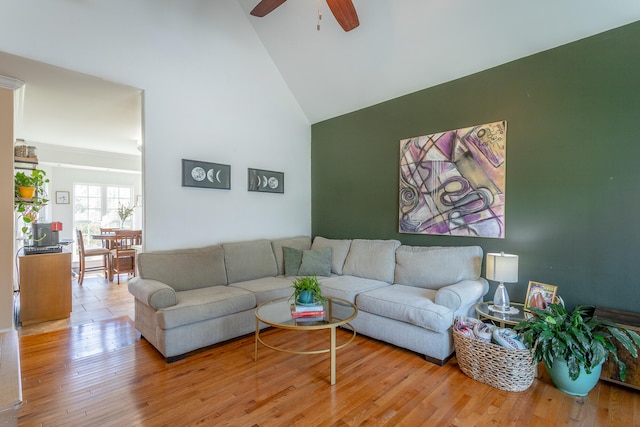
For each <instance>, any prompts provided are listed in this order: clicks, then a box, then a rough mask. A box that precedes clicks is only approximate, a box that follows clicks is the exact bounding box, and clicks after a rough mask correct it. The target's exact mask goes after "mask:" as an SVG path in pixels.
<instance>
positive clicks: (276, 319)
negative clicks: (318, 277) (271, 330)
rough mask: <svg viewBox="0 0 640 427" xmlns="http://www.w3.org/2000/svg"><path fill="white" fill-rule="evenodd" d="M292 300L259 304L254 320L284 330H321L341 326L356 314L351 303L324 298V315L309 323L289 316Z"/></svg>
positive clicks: (278, 300) (285, 299) (281, 299)
mask: <svg viewBox="0 0 640 427" xmlns="http://www.w3.org/2000/svg"><path fill="white" fill-rule="evenodd" d="M292 303H293V300H291V299H290V298H289V297H283V298H278V299H275V300H272V301H267V302H265V303H262V304H260V305H259V306H258V307H257V308H256V312H255V313H256V318H257V319H258V320H260V321H261V322H263V323H265V324H267V325H271V326H277V327H279V328H285V329H298V328H302V327H304V328H307V329H323V328H327V327H333V326H339V325H343V324H345V323H347V322H349V321H350V320H352V319H353V318H355V317H356V315H357V314H358V309H357V308H356V306H355V305H354V304H352V303H350V302H349V301H347V300H343V299H341V298H334V297H325V302H324V303H323V306H324V311H325V314H324V315H323V316H322V318H321V319H316V320H313V321H309V320H307V319H298V320H296V319H294V318H292V316H291V305H292Z"/></svg>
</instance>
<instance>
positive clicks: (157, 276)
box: [136, 245, 227, 291]
mask: <svg viewBox="0 0 640 427" xmlns="http://www.w3.org/2000/svg"><path fill="white" fill-rule="evenodd" d="M136 263H137V265H138V275H139V276H140V277H142V278H143V279H152V280H157V281H159V282H163V283H166V284H167V285H169V286H171V287H172V288H173V289H175V290H176V291H186V290H189V289H198V288H205V287H209V286H218V285H226V284H227V273H226V270H225V266H224V253H223V251H222V246H219V245H214V246H208V247H206V248H199V249H179V250H174V251H161V252H142V253H140V254H138V256H137V259H136Z"/></svg>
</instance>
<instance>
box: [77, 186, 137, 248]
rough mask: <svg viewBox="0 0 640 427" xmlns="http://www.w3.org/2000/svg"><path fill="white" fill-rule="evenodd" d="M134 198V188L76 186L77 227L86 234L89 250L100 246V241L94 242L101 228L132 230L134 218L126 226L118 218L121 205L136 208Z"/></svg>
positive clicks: (85, 241) (84, 237)
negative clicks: (94, 236) (93, 236)
mask: <svg viewBox="0 0 640 427" xmlns="http://www.w3.org/2000/svg"><path fill="white" fill-rule="evenodd" d="M132 194H133V188H132V187H130V186H115V185H106V186H103V185H99V184H74V186H73V223H74V228H76V229H80V230H82V234H83V240H84V244H85V247H86V248H92V247H94V248H95V247H99V246H100V241H98V240H95V239H92V238H91V235H92V234H98V233H100V228H118V227H124V228H131V227H132V225H133V220H132V218H131V217H129V218H127V220H126V221H125V222H124V224H122V223H121V221H120V217H119V216H118V206H119V205H126V206H133V196H132ZM74 252H75V251H74Z"/></svg>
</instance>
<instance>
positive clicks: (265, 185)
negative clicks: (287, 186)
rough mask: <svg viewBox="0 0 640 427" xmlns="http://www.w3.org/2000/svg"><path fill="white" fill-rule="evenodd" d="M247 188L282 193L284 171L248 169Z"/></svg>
mask: <svg viewBox="0 0 640 427" xmlns="http://www.w3.org/2000/svg"><path fill="white" fill-rule="evenodd" d="M247 183H248V190H249V191H257V192H260V193H284V172H276V171H269V170H265V169H253V168H249V169H248V177H247Z"/></svg>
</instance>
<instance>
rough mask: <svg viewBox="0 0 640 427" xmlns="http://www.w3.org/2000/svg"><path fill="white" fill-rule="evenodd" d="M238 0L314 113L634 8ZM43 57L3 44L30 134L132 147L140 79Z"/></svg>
mask: <svg viewBox="0 0 640 427" xmlns="http://www.w3.org/2000/svg"><path fill="white" fill-rule="evenodd" d="M236 1H237V3H238V5H239V7H240V8H241V9H242V12H244V13H245V14H246V18H247V20H248V21H249V22H250V23H251V25H252V26H253V28H254V30H255V32H256V34H257V36H258V37H259V38H260V40H261V41H262V43H263V44H264V47H265V49H266V50H267V52H268V53H269V55H270V56H271V58H272V60H273V62H274V64H275V66H276V67H277V68H278V69H279V71H280V73H281V74H282V77H283V78H284V80H285V81H286V83H287V85H288V87H289V88H290V90H291V92H292V93H293V95H294V96H295V98H296V99H297V101H298V103H299V104H300V106H301V108H302V110H303V112H304V114H305V115H306V116H307V118H308V120H309V122H310V123H317V122H320V121H323V120H326V119H330V118H332V117H336V116H338V115H341V114H344V113H348V112H351V111H355V110H358V109H361V108H364V107H367V106H370V105H374V104H377V103H380V102H383V101H386V100H389V99H392V98H395V97H398V96H401V95H404V94H408V93H411V92H415V91H418V90H421V89H425V88H428V87H432V86H434V85H438V84H440V83H444V82H447V81H451V80H454V79H457V78H460V77H463V76H466V75H469V74H472V73H475V72H479V71H482V70H486V69H488V68H491V67H494V66H497V65H500V64H503V63H506V62H510V61H513V60H516V59H518V58H522V57H525V56H528V55H531V54H534V53H537V52H540V51H543V50H547V49H550V48H553V47H556V46H560V45H563V44H566V43H570V42H572V41H575V40H579V39H581V38H585V37H588V36H591V35H594V34H598V33H601V32H604V31H607V30H609V29H612V28H615V27H619V26H622V25H625V24H628V23H632V22H635V21H638V20H640V2H638V1H631V0H608V1H606V2H605V1H602V0H563V1H557V0H535V1H514V0H482V1H480V0H456V1H443V0H353V4H354V6H355V8H356V10H357V13H358V16H359V20H360V25H359V27H357V28H355V29H354V30H352V31H349V32H344V31H343V30H342V28H340V26H339V25H338V23H337V22H336V20H335V19H334V17H333V16H332V14H331V11H330V10H329V8H328V7H327V4H326V2H325V0H313V1H312V0H289V1H286V2H284V4H282V5H281V6H280V7H278V8H277V9H276V10H274V11H273V12H271V13H270V14H268V15H267V16H265V17H262V18H258V17H255V16H251V15H250V11H251V10H252V9H253V7H255V6H256V5H257V4H258V2H259V0H236ZM318 10H320V11H321V12H322V15H323V18H322V20H321V21H320V30H318V29H317V24H318ZM38 64H39V63H35V62H33V61H28V60H25V59H23V58H16V57H12V56H11V55H6V54H2V53H0V75H7V76H21V77H22V79H23V80H25V81H27V83H28V85H29V89H28V93H27V94H26V96H27V97H28V98H29V107H28V109H25V115H27V114H29V117H28V120H25V123H24V129H21V132H23V133H24V134H25V135H27V139H30V140H33V141H36V142H42V143H52V144H58V145H69V146H76V147H83V148H91V147H95V148H96V149H98V150H105V147H111V148H109V150H111V151H114V152H121V153H127V154H132V153H136V152H137V151H136V145H137V142H138V140H139V139H140V138H141V130H140V96H139V95H140V94H139V91H138V89H136V88H131V87H123V86H121V85H116V84H112V83H110V82H106V81H104V80H102V79H99V78H94V77H89V76H82V75H80V74H77V73H69V72H68V71H67V70H62V69H59V68H56V67H52V66H49V65H45V64H39V65H38ZM256 78H257V79H259V78H260V77H259V76H256ZM70 79H79V80H74V82H73V84H71V83H70ZM88 94H91V95H88ZM88 106H90V107H88ZM78 117H81V118H82V120H80V121H79V120H78ZM105 119H108V121H107V120H105ZM107 122H108V125H105V123H107ZM96 130H97V131H96Z"/></svg>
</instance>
